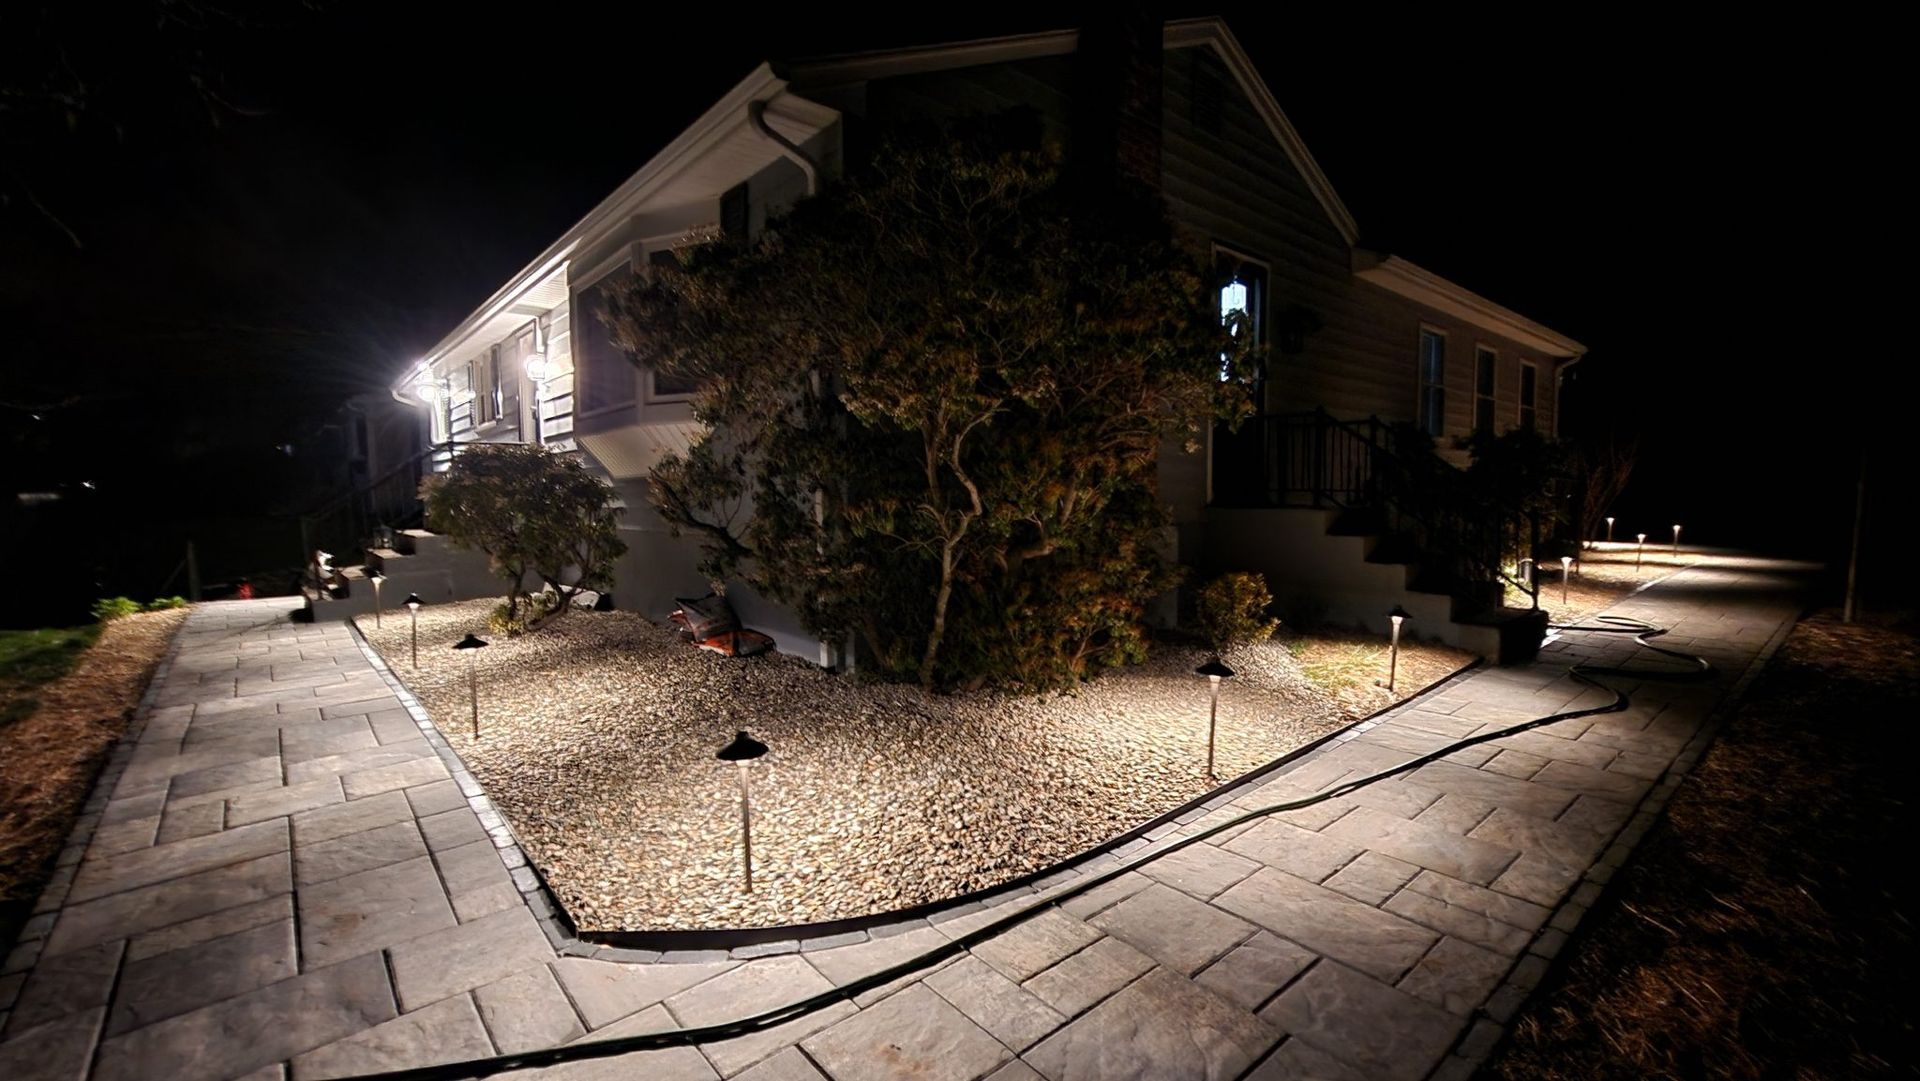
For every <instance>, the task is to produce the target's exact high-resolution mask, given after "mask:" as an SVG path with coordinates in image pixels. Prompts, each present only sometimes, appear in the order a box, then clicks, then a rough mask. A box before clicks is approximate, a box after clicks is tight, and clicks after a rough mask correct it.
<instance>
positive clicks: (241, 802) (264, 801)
mask: <svg viewBox="0 0 1920 1081" xmlns="http://www.w3.org/2000/svg"><path fill="white" fill-rule="evenodd" d="M346 798H347V797H346V793H344V792H342V791H341V790H340V780H339V778H337V777H323V778H321V779H320V780H317V781H308V782H307V783H306V784H295V785H285V786H282V787H280V788H275V789H269V790H265V791H259V792H248V793H246V794H244V795H239V796H235V797H233V798H232V799H229V800H227V827H228V828H229V829H231V828H232V827H234V826H244V825H246V824H248V823H250V822H264V821H265V820H267V819H269V818H279V817H282V816H283V815H290V814H293V813H295V812H297V811H307V810H312V809H313V808H315V807H324V806H326V805H327V804H330V803H341V802H343V801H345V800H346Z"/></svg>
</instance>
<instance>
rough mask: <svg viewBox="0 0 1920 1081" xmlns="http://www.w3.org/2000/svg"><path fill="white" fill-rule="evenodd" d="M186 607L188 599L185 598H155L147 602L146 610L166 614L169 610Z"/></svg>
mask: <svg viewBox="0 0 1920 1081" xmlns="http://www.w3.org/2000/svg"><path fill="white" fill-rule="evenodd" d="M186 606H187V599H186V598H185V597H179V596H174V597H155V598H154V599H152V600H150V601H148V602H147V609H146V610H147V611H149V612H164V611H166V610H167V609H169V608H185V607H186Z"/></svg>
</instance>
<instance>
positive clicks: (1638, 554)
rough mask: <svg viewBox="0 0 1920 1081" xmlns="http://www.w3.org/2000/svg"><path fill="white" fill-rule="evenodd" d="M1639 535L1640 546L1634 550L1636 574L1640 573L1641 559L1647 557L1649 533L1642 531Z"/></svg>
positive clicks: (1634, 570) (1634, 569)
mask: <svg viewBox="0 0 1920 1081" xmlns="http://www.w3.org/2000/svg"><path fill="white" fill-rule="evenodd" d="M1639 536H1640V547H1638V548H1636V549H1634V552H1633V573H1635V574H1639V573H1640V561H1641V560H1642V559H1645V558H1646V555H1647V535H1646V534H1645V533H1642V534H1640V535H1639Z"/></svg>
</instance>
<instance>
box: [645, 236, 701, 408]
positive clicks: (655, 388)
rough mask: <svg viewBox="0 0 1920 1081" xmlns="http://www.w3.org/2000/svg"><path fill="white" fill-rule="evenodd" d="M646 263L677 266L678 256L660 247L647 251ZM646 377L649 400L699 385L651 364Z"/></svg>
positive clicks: (676, 395)
mask: <svg viewBox="0 0 1920 1081" xmlns="http://www.w3.org/2000/svg"><path fill="white" fill-rule="evenodd" d="M647 265H648V266H667V267H675V266H679V265H680V256H679V255H678V254H677V253H676V252H675V251H674V250H673V249H672V248H661V249H660V250H659V251H655V252H650V253H648V255H647ZM647 377H648V378H649V379H651V380H652V383H651V384H650V385H649V387H648V388H647V398H648V399H649V400H656V401H657V400H659V399H662V398H684V397H687V396H688V395H690V394H692V393H693V392H694V391H695V390H698V389H699V385H698V384H697V383H696V382H695V381H694V380H692V379H676V378H674V377H673V376H670V375H662V374H660V371H659V370H658V369H656V368H654V367H653V366H652V365H648V367H647Z"/></svg>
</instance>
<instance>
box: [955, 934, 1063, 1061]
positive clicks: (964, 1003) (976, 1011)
mask: <svg viewBox="0 0 1920 1081" xmlns="http://www.w3.org/2000/svg"><path fill="white" fill-rule="evenodd" d="M925 983H926V985H927V986H928V987H931V988H932V989H933V990H934V991H935V992H936V993H938V994H939V995H940V997H941V998H944V999H946V1000H947V1001H948V1002H951V1003H953V1005H954V1006H955V1007H957V1008H958V1009H959V1010H960V1012H961V1013H964V1014H966V1015H967V1017H968V1018H969V1019H970V1020H972V1021H973V1023H975V1024H977V1025H979V1026H980V1027H981V1028H983V1029H985V1030H986V1031H987V1032H989V1033H991V1034H992V1036H993V1038H994V1039H996V1040H999V1041H1000V1042H1001V1043H1003V1044H1005V1045H1007V1046H1008V1047H1010V1048H1012V1049H1013V1050H1014V1051H1024V1050H1026V1049H1027V1048H1028V1047H1031V1046H1032V1045H1033V1044H1034V1043H1035V1042H1037V1041H1038V1040H1039V1039H1040V1038H1041V1037H1043V1036H1045V1035H1046V1034H1047V1033H1049V1032H1052V1031H1053V1030H1054V1029H1056V1028H1058V1027H1060V1026H1061V1025H1062V1024H1065V1023H1066V1020H1067V1019H1066V1018H1065V1017H1064V1016H1062V1015H1061V1014H1060V1012H1059V1011H1058V1010H1055V1009H1054V1008H1053V1007H1051V1006H1049V1005H1047V1004H1046V1003H1045V1002H1043V1001H1041V1000H1040V998H1039V996H1037V995H1035V994H1033V993H1032V992H1030V991H1028V990H1026V989H1025V988H1023V987H1021V986H1020V985H1018V984H1016V983H1014V982H1013V981H1012V980H1009V979H1007V978H1006V977H1005V976H1002V975H1001V974H1000V973H998V972H995V971H994V970H993V969H992V968H991V967H989V966H988V965H987V964H986V963H985V962H983V961H981V960H980V959H979V958H977V957H962V958H960V959H959V960H958V961H955V962H954V963H953V964H951V965H948V966H947V967H945V968H943V969H941V970H940V971H938V972H936V973H934V974H933V975H931V976H928V977H927V978H926V980H925Z"/></svg>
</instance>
